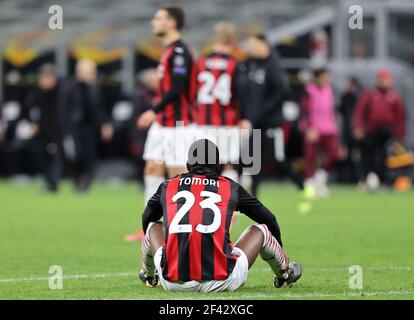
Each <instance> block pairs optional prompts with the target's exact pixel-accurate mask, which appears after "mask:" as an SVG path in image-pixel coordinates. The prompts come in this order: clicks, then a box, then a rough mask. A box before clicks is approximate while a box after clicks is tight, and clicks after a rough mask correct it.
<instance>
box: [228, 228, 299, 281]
mask: <svg viewBox="0 0 414 320" xmlns="http://www.w3.org/2000/svg"><path fill="white" fill-rule="evenodd" d="M235 246H236V247H238V248H240V249H241V250H242V251H243V252H244V253H245V254H246V257H247V260H248V262H249V269H250V268H251V266H252V265H253V263H254V261H255V260H256V258H257V256H258V255H259V254H260V256H261V257H262V259H263V260H264V261H266V262H267V263H268V264H269V266H270V268H271V269H272V271H273V273H274V275H275V280H274V285H275V286H276V287H278V288H279V287H282V286H283V285H285V284H286V285H290V284H292V283H293V282H296V281H297V280H298V279H299V278H300V276H301V274H302V268H301V266H300V265H299V264H298V263H296V262H292V263H291V264H289V258H288V256H287V254H286V253H285V251H284V250H283V248H282V247H281V246H280V244H279V243H278V241H277V240H276V239H275V237H274V236H273V235H272V234H271V233H270V231H269V229H268V228H267V226H266V225H264V224H255V225H253V226H250V227H249V228H247V229H246V230H245V231H244V232H243V234H242V235H241V236H240V238H239V239H238V240H237V241H236V243H235Z"/></svg>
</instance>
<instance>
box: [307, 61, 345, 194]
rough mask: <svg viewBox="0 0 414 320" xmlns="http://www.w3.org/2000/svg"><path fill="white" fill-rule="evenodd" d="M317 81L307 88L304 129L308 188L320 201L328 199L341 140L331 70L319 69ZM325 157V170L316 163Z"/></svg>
mask: <svg viewBox="0 0 414 320" xmlns="http://www.w3.org/2000/svg"><path fill="white" fill-rule="evenodd" d="M313 77H314V81H313V82H311V83H308V84H306V85H305V88H304V89H305V90H304V94H303V96H302V98H301V106H302V109H303V113H302V116H301V124H300V125H301V128H302V130H303V131H304V132H305V152H304V153H305V178H306V180H305V184H306V185H312V186H313V187H314V188H315V191H316V194H317V196H319V197H325V196H328V194H329V190H328V187H327V182H328V177H329V171H330V170H331V169H332V168H333V166H334V165H335V162H336V160H337V159H338V148H339V136H338V128H337V125H336V119H335V101H334V94H333V90H332V86H331V76H330V73H329V71H328V70H327V69H324V68H321V69H317V70H315V71H314V73H313ZM321 153H323V155H324V158H323V162H322V164H321V166H320V167H319V168H316V160H317V158H318V156H319V155H320V154H321Z"/></svg>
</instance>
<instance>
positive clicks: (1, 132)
mask: <svg viewBox="0 0 414 320" xmlns="http://www.w3.org/2000/svg"><path fill="white" fill-rule="evenodd" d="M1 105H2V102H1V101H0V176H2V175H4V168H3V167H4V164H3V160H2V159H3V148H4V146H3V141H4V140H5V137H6V123H5V122H4V121H3V119H2V108H1Z"/></svg>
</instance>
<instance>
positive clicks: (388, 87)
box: [353, 69, 405, 182]
mask: <svg viewBox="0 0 414 320" xmlns="http://www.w3.org/2000/svg"><path fill="white" fill-rule="evenodd" d="M353 128H354V132H353V133H354V137H355V139H357V140H358V141H361V142H362V165H363V175H364V178H368V175H370V176H371V177H372V180H374V181H375V180H380V181H382V182H383V181H384V178H385V171H386V169H385V157H386V145H387V142H389V141H391V140H393V139H395V140H398V141H400V142H403V141H404V138H405V114H404V106H403V103H402V99H401V97H400V95H399V93H398V92H397V91H396V90H395V89H393V77H392V74H391V72H390V71H389V70H387V69H380V70H379V71H378V73H377V86H376V87H375V88H371V89H369V90H366V91H365V92H364V93H363V94H362V95H361V97H360V98H359V99H358V102H357V105H356V107H355V112H354V117H353ZM367 182H368V181H367Z"/></svg>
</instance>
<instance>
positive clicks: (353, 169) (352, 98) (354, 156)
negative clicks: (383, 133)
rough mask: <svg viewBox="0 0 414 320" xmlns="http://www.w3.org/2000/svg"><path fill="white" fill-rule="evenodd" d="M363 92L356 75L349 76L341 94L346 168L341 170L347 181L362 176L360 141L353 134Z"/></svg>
mask: <svg viewBox="0 0 414 320" xmlns="http://www.w3.org/2000/svg"><path fill="white" fill-rule="evenodd" d="M360 92H361V84H360V82H359V80H358V79H357V78H355V77H349V78H348V81H347V83H346V88H345V92H344V93H343V94H342V96H341V101H340V104H339V110H338V111H339V113H340V115H341V118H342V143H343V148H342V149H343V150H342V151H343V152H342V154H343V165H344V168H343V169H344V170H339V174H340V175H342V180H344V181H345V182H358V180H359V178H360V172H359V171H360V169H359V163H360V160H359V158H360V154H359V153H360V152H359V151H360V150H359V143H358V142H357V141H356V140H355V139H354V137H353V134H352V115H353V113H354V108H355V105H356V102H357V99H358V97H359V94H360Z"/></svg>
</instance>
